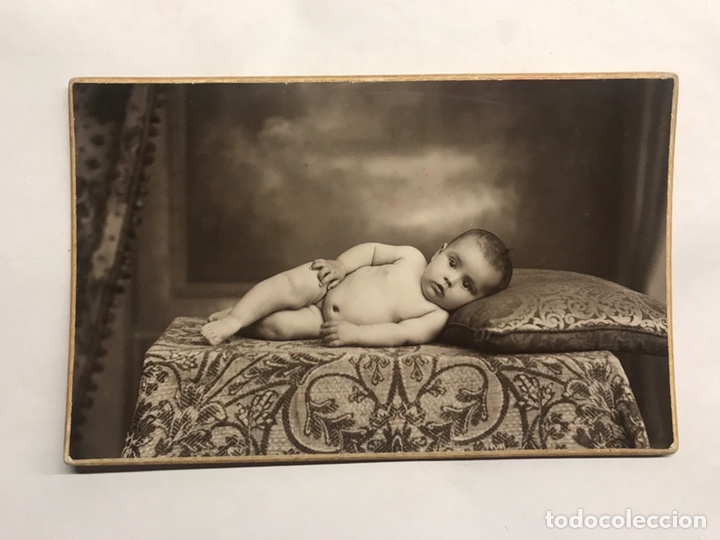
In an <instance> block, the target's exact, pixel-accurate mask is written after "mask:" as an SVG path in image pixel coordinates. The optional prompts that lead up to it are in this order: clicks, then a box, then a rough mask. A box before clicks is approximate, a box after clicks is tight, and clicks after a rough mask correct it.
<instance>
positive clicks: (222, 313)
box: [208, 307, 232, 322]
mask: <svg viewBox="0 0 720 540" xmlns="http://www.w3.org/2000/svg"><path fill="white" fill-rule="evenodd" d="M231 311H232V308H231V307H229V308H227V309H221V310H220V311H216V312H215V313H213V314H212V315H210V316H209V317H208V321H210V322H212V321H217V320H218V319H222V318H223V317H224V316H225V315H228V314H230V312H231Z"/></svg>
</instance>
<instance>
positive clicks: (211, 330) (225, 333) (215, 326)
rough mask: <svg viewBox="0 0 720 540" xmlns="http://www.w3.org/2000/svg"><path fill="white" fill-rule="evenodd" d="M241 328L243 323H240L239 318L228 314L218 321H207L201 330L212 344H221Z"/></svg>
mask: <svg viewBox="0 0 720 540" xmlns="http://www.w3.org/2000/svg"><path fill="white" fill-rule="evenodd" d="M240 328H242V324H240V322H239V321H238V320H237V319H235V318H234V317H230V316H227V317H223V318H222V319H219V320H217V321H212V322H209V323H207V324H206V325H205V326H203V327H202V328H201V329H200V331H201V332H202V335H203V336H205V339H207V340H208V341H209V342H210V344H211V345H219V344H220V343H222V342H223V341H225V340H226V339H227V338H229V337H230V336H232V335H233V334H235V333H236V332H237V331H238V330H240Z"/></svg>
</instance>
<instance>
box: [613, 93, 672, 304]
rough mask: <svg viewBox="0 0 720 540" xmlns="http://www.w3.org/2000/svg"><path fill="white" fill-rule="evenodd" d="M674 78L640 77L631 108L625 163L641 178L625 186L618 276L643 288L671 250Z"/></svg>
mask: <svg viewBox="0 0 720 540" xmlns="http://www.w3.org/2000/svg"><path fill="white" fill-rule="evenodd" d="M673 83H674V81H673V80H672V79H650V80H641V81H637V82H636V84H641V85H642V88H641V89H640V92H637V93H636V94H635V95H637V96H638V99H637V100H632V101H631V102H630V103H628V104H627V105H626V110H625V113H626V114H625V126H624V127H625V129H624V135H625V136H626V139H625V140H624V141H622V143H621V144H622V148H623V152H624V166H625V167H627V168H629V174H628V175H627V177H628V178H634V179H635V181H634V182H627V183H626V184H625V185H624V186H623V193H622V198H623V200H622V202H621V208H622V216H621V224H622V228H621V229H620V230H621V231H622V238H621V239H620V253H619V258H618V281H619V283H621V284H622V285H625V286H626V287H629V288H631V289H634V290H636V291H639V292H643V293H647V292H648V286H649V282H650V278H651V275H652V270H653V264H654V262H655V261H656V259H657V255H658V254H659V252H660V251H662V252H664V249H665V241H666V239H665V226H666V210H667V202H668V201H667V189H668V183H667V179H668V166H669V157H670V153H669V152H670V149H669V141H670V126H671V111H672V98H673V86H672V85H673ZM630 135H632V136H630ZM628 141H638V142H637V144H636V145H633V144H630V143H629V142H628Z"/></svg>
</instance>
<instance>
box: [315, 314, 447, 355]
mask: <svg viewBox="0 0 720 540" xmlns="http://www.w3.org/2000/svg"><path fill="white" fill-rule="evenodd" d="M448 316H449V315H448V313H447V312H446V311H443V310H441V309H438V310H436V311H432V312H430V313H428V314H427V315H423V316H422V317H416V318H414V319H406V320H404V321H401V322H399V323H383V324H368V325H356V324H352V323H349V322H346V321H327V322H324V323H323V324H322V327H321V329H320V336H321V337H322V339H323V341H324V342H325V344H326V345H329V346H331V347H342V346H344V345H363V346H365V347H398V346H401V345H422V344H423V343H430V342H431V341H434V340H435V339H436V338H437V337H438V336H439V335H440V332H442V329H443V328H444V327H445V323H446V322H447V320H448Z"/></svg>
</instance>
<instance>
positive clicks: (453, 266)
mask: <svg viewBox="0 0 720 540" xmlns="http://www.w3.org/2000/svg"><path fill="white" fill-rule="evenodd" d="M456 266H457V263H456V262H455V259H450V268H455V267H456Z"/></svg>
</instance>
